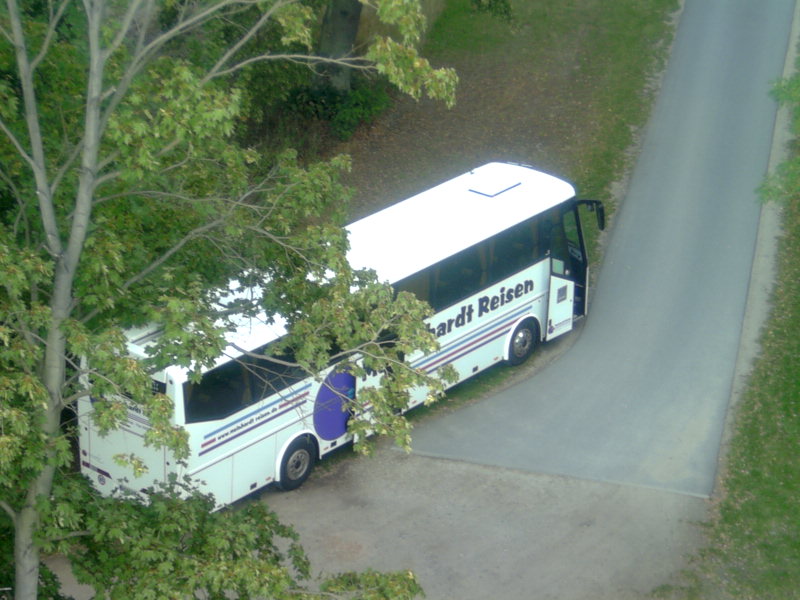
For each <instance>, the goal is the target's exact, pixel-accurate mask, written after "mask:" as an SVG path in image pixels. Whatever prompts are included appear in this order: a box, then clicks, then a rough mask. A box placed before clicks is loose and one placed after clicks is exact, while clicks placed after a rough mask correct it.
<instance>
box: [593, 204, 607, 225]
mask: <svg viewBox="0 0 800 600" xmlns="http://www.w3.org/2000/svg"><path fill="white" fill-rule="evenodd" d="M595 202H596V203H597V204H595V207H594V209H595V211H597V228H598V229H599V230H600V231H603V230H604V229H605V228H606V207H605V206H604V205H603V203H602V202H600V201H599V200H596V201H595Z"/></svg>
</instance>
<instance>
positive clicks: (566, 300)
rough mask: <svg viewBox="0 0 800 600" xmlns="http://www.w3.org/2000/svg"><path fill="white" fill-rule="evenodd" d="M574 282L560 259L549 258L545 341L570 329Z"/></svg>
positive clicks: (564, 263)
mask: <svg viewBox="0 0 800 600" xmlns="http://www.w3.org/2000/svg"><path fill="white" fill-rule="evenodd" d="M574 302H575V282H574V281H572V279H571V277H570V275H569V269H567V264H566V262H565V261H563V260H561V259H560V258H555V257H551V258H550V299H549V301H548V306H547V331H546V333H545V339H546V340H551V339H553V338H554V337H558V336H559V335H561V334H562V333H567V332H568V331H570V330H571V329H572V319H573V316H574V315H573V304H574Z"/></svg>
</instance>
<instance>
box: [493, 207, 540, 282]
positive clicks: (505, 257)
mask: <svg viewBox="0 0 800 600" xmlns="http://www.w3.org/2000/svg"><path fill="white" fill-rule="evenodd" d="M536 238H537V236H536V227H535V225H534V222H532V221H527V222H525V223H520V224H519V225H517V226H515V227H512V228H511V229H509V230H507V231H505V232H503V233H501V234H500V235H498V236H496V237H495V238H494V240H493V243H492V248H491V283H496V282H498V281H500V280H502V279H505V278H506V277H510V276H511V275H513V274H514V273H516V272H518V271H521V270H522V269H524V268H525V267H526V266H527V265H530V264H531V262H532V261H533V260H535V259H536V258H538V257H537V256H536V254H537V250H536Z"/></svg>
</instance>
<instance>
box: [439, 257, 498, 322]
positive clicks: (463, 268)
mask: <svg viewBox="0 0 800 600" xmlns="http://www.w3.org/2000/svg"><path fill="white" fill-rule="evenodd" d="M484 257H485V252H482V249H481V248H480V247H477V246H475V247H472V248H467V249H466V250H462V251H461V252H459V253H458V254H456V255H455V256H453V257H451V258H449V259H447V260H445V261H442V262H441V263H439V264H438V265H437V266H436V267H435V268H434V274H435V281H434V293H433V301H432V302H431V305H432V306H433V308H434V309H435V310H437V311H438V310H441V309H443V308H446V307H448V306H451V305H453V304H455V303H456V302H458V301H459V300H462V299H463V298H466V297H467V296H470V295H472V294H473V293H474V292H475V290H479V289H481V288H482V287H484V285H485V282H486V261H485V259H484Z"/></svg>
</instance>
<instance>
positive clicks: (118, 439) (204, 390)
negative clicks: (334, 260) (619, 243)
mask: <svg viewBox="0 0 800 600" xmlns="http://www.w3.org/2000/svg"><path fill="white" fill-rule="evenodd" d="M581 205H585V206H587V207H588V208H589V209H590V210H592V211H595V212H596V216H597V223H598V226H599V227H600V228H601V229H602V228H603V227H604V220H605V219H604V210H603V206H602V204H601V203H600V202H599V201H595V200H578V199H576V197H575V190H574V188H573V187H572V185H570V184H569V183H567V182H565V181H562V180H561V179H558V178H556V177H553V176H551V175H547V174H545V173H542V172H539V171H536V170H534V169H532V168H530V167H526V166H522V165H515V164H506V163H490V164H487V165H484V166H482V167H480V168H476V169H474V170H473V171H470V172H469V173H465V174H464V175H461V176H459V177H456V178H455V179H452V180H450V181H447V182H445V183H443V184H441V185H438V186H436V187H434V188H432V189H430V190H427V191H425V192H422V193H421V194H418V195H417V196H414V197H412V198H410V199H408V200H405V201H403V202H400V203H398V204H395V205H393V206H390V207H389V208H386V209H384V210H382V211H380V212H377V213H375V214H373V215H370V216H368V217H365V218H364V219H361V220H360V221H357V222H355V223H353V224H351V225H350V226H349V227H348V228H347V229H348V232H349V239H350V246H351V250H350V252H349V254H348V259H349V261H350V263H351V265H352V266H353V267H354V268H371V269H374V270H375V271H376V272H377V274H378V277H379V279H381V280H382V281H388V282H390V283H391V284H393V286H394V287H395V289H396V290H398V291H399V290H406V291H410V292H413V293H414V294H415V295H416V296H417V297H418V298H420V299H422V300H425V301H427V302H428V303H429V304H430V305H431V306H432V307H433V309H434V311H435V314H434V315H433V316H432V317H430V319H429V320H428V326H429V328H430V330H431V331H432V332H433V333H434V334H435V335H436V337H437V338H438V341H439V343H440V349H439V350H438V351H437V352H435V353H431V354H428V355H422V354H420V355H419V356H411V357H409V359H408V360H409V362H410V363H411V364H412V365H413V366H414V367H416V368H421V369H424V370H425V371H427V372H429V373H433V372H435V371H436V370H437V369H439V368H441V367H443V366H444V365H452V367H453V368H454V369H455V370H456V372H457V374H458V379H459V381H463V380H465V379H467V378H469V377H471V376H473V375H475V374H476V373H479V372H480V371H483V370H485V369H487V368H489V367H490V366H492V365H494V364H496V363H498V362H501V361H504V360H505V361H507V362H509V363H511V364H520V363H522V362H523V361H524V360H525V359H526V358H527V357H528V356H529V355H530V354H531V353H532V352H533V350H534V348H535V347H536V345H537V343H539V342H541V341H545V340H550V339H553V338H555V337H557V336H559V335H562V334H563V333H566V332H568V331H570V329H572V326H573V322H574V321H575V319H577V318H579V317H582V316H583V315H585V314H586V310H587V305H588V282H589V265H588V259H587V254H586V247H585V244H584V240H583V233H582V226H581V219H580V215H579V211H578V207H579V206H581ZM284 334H285V330H284V329H283V328H282V327H281V325H280V324H277V325H272V326H268V325H267V324H265V323H264V322H263V320H259V319H252V320H248V321H247V322H246V323H243V324H242V326H241V327H240V328H239V330H237V331H235V332H232V333H231V334H230V336H229V338H228V342H229V343H230V346H229V347H228V348H227V350H226V351H225V353H224V354H223V356H222V357H221V358H220V359H218V361H217V362H216V364H215V366H214V367H213V368H211V369H209V370H208V371H207V372H205V373H204V374H203V375H202V380H201V381H200V383H197V384H193V383H191V382H189V381H188V374H189V373H188V371H187V370H186V369H184V368H181V367H177V366H174V367H169V368H167V369H165V370H163V371H161V372H159V373H156V374H154V375H153V387H154V390H155V391H159V392H161V393H165V394H167V395H168V396H169V397H170V398H172V400H173V401H174V412H173V417H172V418H173V422H174V424H175V425H177V426H179V427H182V428H184V429H185V430H186V432H187V433H188V438H189V446H190V451H191V453H190V457H189V459H188V461H187V463H186V464H185V465H178V464H177V463H176V462H175V461H174V460H173V459H172V457H171V456H170V453H169V452H168V451H166V450H164V449H155V448H152V447H148V446H145V444H144V432H145V431H146V430H147V428H148V422H147V420H146V418H145V417H144V416H143V415H142V414H141V412H140V411H137V410H136V409H135V407H132V408H131V409H130V410H129V413H128V418H127V421H126V422H125V423H124V424H123V426H122V427H121V428H120V429H118V430H116V431H112V432H110V433H108V434H107V435H106V436H101V435H99V433H98V432H97V430H96V429H95V427H94V425H93V422H92V419H91V418H90V413H91V411H92V402H91V400H90V399H89V398H86V399H83V400H81V401H80V403H79V419H80V453H81V457H80V462H81V469H82V472H83V473H84V474H85V475H87V476H88V477H89V478H90V479H91V480H92V481H93V483H94V485H95V486H96V487H97V488H98V489H99V490H100V491H101V492H103V493H106V494H110V493H111V492H112V491H113V490H114V489H115V488H116V487H118V486H120V485H127V486H129V487H132V488H134V489H143V488H145V487H148V486H149V485H152V483H153V482H154V481H156V480H164V479H165V478H166V477H167V476H168V475H169V474H170V473H173V472H174V473H178V474H180V475H183V474H188V475H189V476H191V477H192V478H193V479H194V480H195V481H197V482H201V484H202V486H203V489H204V490H205V491H207V492H210V493H212V494H213V495H214V496H215V498H216V501H217V502H218V504H219V505H224V504H229V503H231V502H234V501H235V500H237V499H239V498H242V497H244V496H246V495H247V494H249V493H251V492H253V491H254V490H256V489H258V488H261V487H263V486H265V485H268V484H271V483H276V484H278V485H279V486H280V487H281V488H283V489H294V488H296V487H299V486H300V485H301V484H302V483H303V482H304V481H305V480H306V478H307V477H308V475H309V473H310V472H311V469H312V467H313V465H314V463H315V461H316V460H317V459H318V458H321V457H322V456H324V455H325V454H327V453H328V452H330V451H331V450H333V449H334V448H337V447H339V446H340V445H342V444H343V443H345V442H348V441H350V439H351V437H350V436H349V434H348V432H347V418H348V412H347V410H346V409H345V407H343V403H345V402H346V398H347V397H351V398H352V397H354V394H357V393H358V390H357V382H356V380H355V378H354V377H353V376H352V375H350V374H348V373H345V372H337V371H335V370H333V369H331V370H330V372H328V373H324V374H323V375H327V376H326V377H324V381H323V382H319V381H317V380H316V379H315V378H313V377H308V376H307V375H306V374H304V373H301V372H299V371H297V370H295V369H291V368H278V367H276V365H275V364H274V363H270V367H269V372H268V373H267V372H266V370H265V369H264V368H263V367H261V368H259V366H258V365H257V364H256V360H257V359H253V358H252V356H251V354H258V353H259V351H261V350H263V348H264V347H265V346H266V345H267V344H269V343H270V342H273V341H275V340H276V339H278V338H280V337H281V336H282V335H284ZM156 335H158V332H157V331H155V330H147V329H142V330H137V331H131V332H129V340H130V342H129V349H130V351H131V354H132V355H134V356H142V357H143V356H145V352H144V348H145V346H146V345H147V343H148V342H149V341H152V339H153V338H154V336H156ZM242 350H244V351H247V354H246V355H243V351H242ZM424 399H425V390H418V391H416V393H414V392H412V400H411V404H410V406H409V408H412V407H414V406H416V405H417V404H420V403H422V402H423V401H424ZM118 454H134V455H136V456H138V457H139V458H141V459H142V460H143V461H144V462H145V464H146V465H147V466H148V469H149V471H148V473H147V474H145V475H144V476H142V477H140V478H134V477H133V474H132V472H131V471H130V469H129V468H124V467H121V466H119V465H117V464H116V463H115V461H114V459H113V457H114V456H115V455H118Z"/></svg>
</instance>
